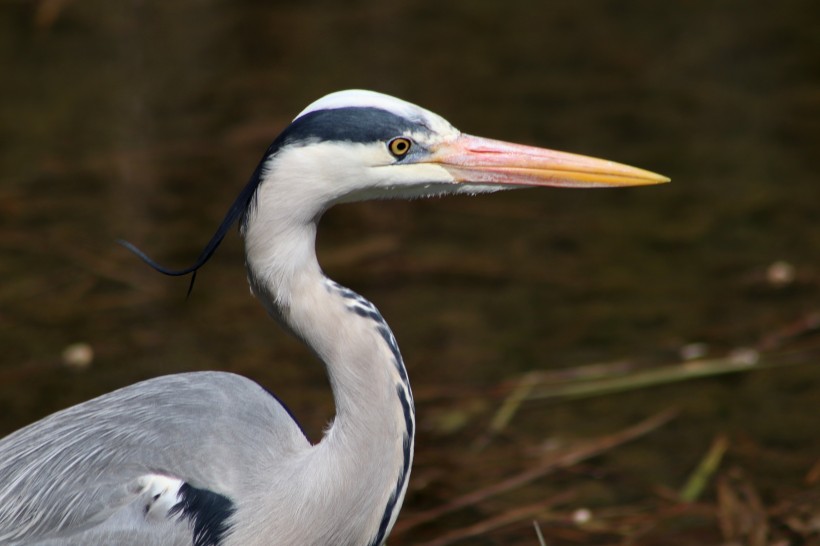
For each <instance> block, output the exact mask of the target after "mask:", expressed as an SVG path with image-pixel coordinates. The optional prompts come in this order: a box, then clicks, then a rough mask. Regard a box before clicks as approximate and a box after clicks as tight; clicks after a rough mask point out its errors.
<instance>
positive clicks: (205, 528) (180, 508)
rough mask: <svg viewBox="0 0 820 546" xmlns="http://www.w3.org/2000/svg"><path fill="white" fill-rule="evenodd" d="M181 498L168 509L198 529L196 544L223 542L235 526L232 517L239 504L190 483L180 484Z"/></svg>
mask: <svg viewBox="0 0 820 546" xmlns="http://www.w3.org/2000/svg"><path fill="white" fill-rule="evenodd" d="M179 498H180V501H179V502H178V503H176V504H175V505H174V507H173V508H171V510H170V511H169V512H168V513H169V515H171V516H175V515H177V514H178V515H179V518H180V519H183V518H185V519H187V520H188V523H189V524H190V526H191V528H192V529H193V531H194V546H219V545H220V544H222V539H224V538H225V535H226V534H227V533H228V532H229V531H230V530H231V526H230V524H229V523H228V519H229V518H230V517H231V516H232V515H233V514H234V512H236V507H235V506H234V504H233V502H231V500H230V499H229V498H228V497H225V496H223V495H220V494H219V493H214V492H213V491H209V490H207V489H198V488H196V487H193V486H192V485H190V484H188V483H183V484H182V487H180V488H179Z"/></svg>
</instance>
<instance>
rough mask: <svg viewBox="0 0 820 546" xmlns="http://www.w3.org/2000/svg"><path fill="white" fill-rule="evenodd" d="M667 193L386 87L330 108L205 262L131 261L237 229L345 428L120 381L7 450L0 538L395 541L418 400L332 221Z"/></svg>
mask: <svg viewBox="0 0 820 546" xmlns="http://www.w3.org/2000/svg"><path fill="white" fill-rule="evenodd" d="M664 181H666V179H665V178H664V177H661V176H659V175H655V174H653V173H649V172H647V171H643V170H640V169H635V168H633V167H627V166H624V165H619V164H616V163H612V162H608V161H602V160H595V159H592V158H586V157H582V156H575V155H571V154H564V153H561V152H554V151H551V150H544V149H540V148H532V147H527V146H520V145H515V144H509V143H504V142H500V141H492V140H489V139H482V138H479V137H472V136H470V135H464V134H462V133H460V132H459V131H458V130H456V129H455V128H453V127H452V126H451V125H450V124H449V123H448V122H446V121H445V120H444V119H442V118H441V117H439V116H437V115H435V114H433V113H432V112H429V111H427V110H424V109H422V108H419V107H418V106H415V105H412V104H409V103H406V102H404V101H400V100H398V99H394V98H392V97H387V96H385V95H380V94H377V93H372V92H368V91H356V90H353V91H343V92H339V93H333V94H331V95H328V96H326V97H324V98H322V99H320V100H319V101H316V102H315V103H313V104H312V105H310V106H309V107H308V108H307V109H306V110H304V111H303V112H302V113H301V114H300V115H299V116H297V118H296V119H295V120H294V121H293V123H292V124H291V125H290V126H289V127H288V128H286V129H285V131H283V133H282V134H281V135H280V136H279V137H278V138H277V139H276V140H275V141H274V143H273V144H272V145H271V146H270V148H268V150H267V152H266V154H265V156H264V157H263V159H262V161H261V163H260V164H259V166H258V167H257V168H256V170H255V171H254V174H253V176H252V177H251V180H250V182H249V183H248V184H247V186H246V187H245V189H244V190H242V192H241V194H240V196H239V197H238V198H237V200H236V202H235V203H234V204H233V206H232V207H231V209H230V210H229V213H228V215H227V216H226V218H225V219H224V220H223V222H222V224H221V225H220V226H219V228H218V229H217V231H216V234H215V235H214V237H213V239H212V240H211V242H210V243H209V244H208V245H207V246H206V247H205V250H204V251H203V252H202V254H201V255H200V258H199V259H198V260H197V261H196V263H195V264H194V265H193V266H192V267H189V268H186V269H182V270H169V269H165V268H162V267H160V266H158V265H157V264H156V263H154V262H152V261H151V260H150V259H148V258H147V257H145V255H144V254H142V253H140V252H139V251H137V253H138V254H139V255H140V256H141V257H143V259H144V260H145V261H147V262H148V263H149V264H150V265H152V266H153V267H155V268H156V269H158V270H160V271H161V272H164V273H166V274H172V275H180V274H188V273H192V272H195V271H196V270H197V269H198V268H199V267H201V266H202V265H203V264H204V263H205V262H206V261H207V260H208V259H209V258H210V256H211V255H212V254H213V252H214V250H215V249H216V247H217V246H218V245H219V243H220V241H221V240H222V238H223V237H224V236H225V234H226V232H227V231H228V229H229V228H230V227H231V225H232V224H233V223H234V222H235V221H236V220H238V219H240V218H242V219H243V221H242V223H241V232H242V236H243V237H244V240H245V259H246V267H247V270H248V280H249V283H250V286H251V290H252V292H253V293H254V295H255V296H256V297H257V298H258V299H259V300H260V302H261V303H262V304H263V305H264V306H265V308H266V309H267V310H268V312H269V313H270V314H271V315H272V316H274V317H276V318H277V319H278V320H279V321H280V322H281V323H282V324H283V325H284V326H285V327H286V328H287V329H288V330H289V331H291V332H292V333H294V334H295V335H296V336H297V337H299V338H300V339H302V340H303V341H304V342H305V343H306V344H307V345H308V346H309V347H310V348H311V350H312V351H313V352H314V353H315V354H316V355H317V356H318V358H319V359H320V360H321V361H322V363H323V364H324V365H325V367H326V369H327V373H328V377H329V379H330V385H331V388H332V390H333V395H334V400H335V403H336V417H335V419H334V421H333V423H332V425H331V426H329V427H328V428H327V430H326V432H325V434H324V437H323V438H322V440H321V441H320V442H319V443H317V444H313V445H312V444H310V443H309V442H308V440H307V439H306V438H305V436H304V434H303V433H302V431H301V430H300V428H299V426H298V424H297V423H296V421H295V420H294V419H293V418H292V416H291V415H290V414H289V413H288V411H287V409H286V408H285V407H284V406H283V405H282V404H281V403H280V402H279V401H278V400H277V399H276V398H275V397H274V396H273V395H271V394H270V393H268V392H267V391H265V390H264V389H263V388H262V387H260V386H259V385H257V384H256V383H254V382H252V381H250V380H249V379H245V378H242V377H239V376H236V375H232V374H228V373H219V372H199V373H187V374H177V375H170V376H165V377H159V378H156V379H151V380H148V381H144V382H142V383H138V384H136V385H132V386H129V387H125V388H123V389H120V390H118V391H115V392H112V393H110V394H106V395H104V396H101V397H99V398H96V399H94V400H91V401H88V402H85V403H83V404H80V405H77V406H74V407H72V408H69V409H66V410H64V411H61V412H59V413H56V414H54V415H52V416H50V417H47V418H45V419H43V420H41V421H38V422H37V423H34V424H32V425H30V426H28V427H26V428H23V429H21V430H19V431H17V432H15V433H13V434H11V435H9V436H7V437H6V438H4V439H2V440H0V544H4V545H5V544H9V545H22V544H27V545H28V544H37V545H49V546H52V545H72V544H76V545H83V546H85V545H89V544H94V545H100V544H111V545H117V546H129V545H163V546H167V545H171V546H176V545H179V546H183V545H184V546H190V545H193V546H256V545H259V546H261V545H284V546H290V545H294V546H297V545H298V546H325V545H329V544H333V545H344V546H347V545H351V546H360V545H361V546H380V545H382V544H383V543H384V542H385V540H386V539H387V536H388V535H389V533H390V530H391V528H392V527H393V524H394V523H395V521H396V518H397V516H398V513H399V509H400V508H401V505H402V501H403V499H404V495H405V492H406V490H407V485H408V480H409V474H410V468H411V466H412V459H413V447H414V434H415V429H416V424H415V423H416V421H415V409H414V406H413V396H412V393H411V391H410V382H409V379H408V375H407V370H406V369H405V367H404V362H403V360H402V357H401V354H400V352H399V348H398V344H397V343H396V340H395V338H394V337H393V334H392V332H391V331H390V329H389V327H388V326H387V323H386V322H385V321H384V319H383V318H382V316H381V314H380V313H379V312H378V310H377V309H376V308H375V306H373V304H371V303H370V302H368V301H367V300H366V299H364V298H362V297H361V296H359V295H358V294H356V293H354V292H353V291H351V290H349V289H346V288H344V287H342V286H340V285H338V284H336V283H334V282H333V281H330V280H329V279H328V278H327V277H325V276H324V274H323V273H322V271H321V268H320V267H319V264H318V262H317V260H316V254H315V249H314V245H315V236H316V228H317V224H318V222H319V219H320V218H321V215H322V213H324V211H325V210H327V209H328V208H329V207H331V206H333V205H334V204H336V203H342V202H348V201H356V200H364V199H377V198H392V197H400V198H412V197H421V196H431V195H443V194H454V193H469V194H474V193H480V192H492V191H498V190H502V189H511V188H515V187H524V186H545V185H559V186H581V187H587V186H594V185H610V186H611V185H640V184H655V183H659V182H664ZM130 248H132V249H133V247H130Z"/></svg>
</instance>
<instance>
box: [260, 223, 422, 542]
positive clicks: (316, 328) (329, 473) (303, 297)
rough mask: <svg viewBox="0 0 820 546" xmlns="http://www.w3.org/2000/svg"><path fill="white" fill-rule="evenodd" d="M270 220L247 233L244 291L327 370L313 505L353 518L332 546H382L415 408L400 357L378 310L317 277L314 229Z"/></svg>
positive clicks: (405, 465) (400, 491) (401, 487)
mask: <svg viewBox="0 0 820 546" xmlns="http://www.w3.org/2000/svg"><path fill="white" fill-rule="evenodd" d="M271 220H272V221H267V222H264V225H262V224H259V223H255V222H251V223H249V224H248V225H247V226H246V227H245V230H244V231H245V233H244V235H245V239H246V260H247V266H248V273H249V281H250V284H251V289H252V290H253V292H254V293H255V294H256V296H257V297H258V298H259V299H260V300H261V301H262V302H263V304H264V305H265V306H266V307H267V309H268V311H269V313H271V314H272V315H273V316H275V317H276V318H278V319H279V320H280V321H281V322H282V323H283V324H284V325H285V326H286V327H287V328H289V329H290V330H291V331H292V332H293V333H294V334H295V335H297V336H298V337H299V338H301V339H302V340H303V341H304V342H305V343H306V344H307V345H308V346H309V347H310V348H311V349H312V350H313V351H314V352H315V353H316V355H317V356H318V357H319V358H320V359H321V360H322V362H323V363H324V364H325V366H326V367H327V371H328V376H329V379H330V384H331V388H332V390H333V396H334V400H335V403H336V418H335V420H334V422H333V425H332V426H331V427H330V428H329V429H328V430H327V431H326V433H325V436H324V438H323V439H322V441H321V442H320V443H319V444H317V445H316V446H315V447H314V449H313V453H312V458H311V459H310V460H311V463H312V464H311V466H312V468H310V469H308V471H309V473H310V478H306V479H309V480H311V483H310V486H311V487H315V488H318V489H319V490H320V491H322V492H323V493H322V495H320V497H321V498H318V499H313V500H312V501H311V502H318V503H320V504H327V505H328V509H330V510H333V511H334V512H336V513H338V512H339V511H340V510H342V511H344V510H346V509H347V510H349V511H350V513H349V514H348V517H347V520H349V522H350V523H349V525H350V526H351V529H349V530H348V534H347V536H345V537H340V536H337V537H335V538H336V539H341V538H345V539H350V542H349V543H363V542H364V541H370V542H371V543H372V544H382V543H383V542H384V539H385V538H386V536H387V534H388V533H389V530H390V528H392V525H393V523H394V522H395V518H396V516H397V515H398V511H399V508H400V507H401V503H402V499H403V497H404V493H405V490H406V487H407V480H408V478H409V472H410V466H411V462H412V457H413V442H414V430H415V417H414V408H413V400H412V394H411V392H410V385H409V382H408V380H407V374H406V372H405V369H404V364H403V362H402V359H401V355H400V354H399V351H398V347H397V345H396V341H395V339H394V338H393V334H392V333H391V332H390V329H389V327H388V326H387V323H386V322H385V321H384V319H382V317H381V315H380V314H379V312H378V311H377V310H376V308H375V307H374V306H373V305H372V304H371V303H370V302H368V301H367V300H365V299H364V298H362V297H361V296H358V295H357V294H355V293H354V292H352V291H351V290H348V289H346V288H344V287H342V286H340V285H338V284H336V283H335V282H333V281H331V280H330V279H328V278H327V277H325V276H324V274H323V273H322V271H321V268H320V267H319V264H318V262H317V260H316V254H315V250H314V243H315V234H316V221H315V220H311V221H307V222H299V221H298V220H297V219H294V218H293V217H291V216H288V215H286V214H283V215H282V216H281V217H279V218H277V219H271ZM337 497H338V498H337ZM353 527H358V529H353ZM354 539H355V540H354ZM336 543H348V542H344V541H342V542H336Z"/></svg>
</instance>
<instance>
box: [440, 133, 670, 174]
mask: <svg viewBox="0 0 820 546" xmlns="http://www.w3.org/2000/svg"><path fill="white" fill-rule="evenodd" d="M431 162H432V163H435V164H438V165H440V166H442V167H443V168H445V169H446V170H447V171H448V172H449V173H450V174H451V175H452V176H453V177H454V178H455V179H456V181H457V182H464V183H478V184H498V185H505V186H507V185H512V186H566V187H603V186H644V185H649V184H662V183H664V182H669V178H667V177H665V176H662V175H659V174H655V173H653V172H649V171H645V170H643V169H638V168H636V167H630V166H628V165H622V164H620V163H615V162H613V161H607V160H604V159H596V158H594V157H586V156H583V155H577V154H569V153H566V152H556V151H554V150H548V149H545V148H536V147H533V146H523V145H521V144H512V143H509V142H502V141H500V140H491V139H488V138H481V137H475V136H471V135H464V134H462V135H461V136H459V137H458V138H457V139H456V140H454V141H451V142H448V143H445V144H442V145H440V146H438V147H437V148H436V149H435V150H434V151H433V154H432V158H431Z"/></svg>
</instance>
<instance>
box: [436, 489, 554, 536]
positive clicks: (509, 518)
mask: <svg viewBox="0 0 820 546" xmlns="http://www.w3.org/2000/svg"><path fill="white" fill-rule="evenodd" d="M569 497H570V495H567V494H566V493H564V494H561V495H556V496H555V497H553V498H551V499H549V500H546V501H541V502H537V503H535V504H530V505H527V506H519V507H517V508H514V509H512V510H508V511H507V512H504V513H503V514H499V515H497V516H494V517H492V518H488V519H485V520H484V521H481V522H479V523H476V524H474V525H470V526H468V527H462V528H461V529H456V530H454V531H450V532H449V533H447V534H444V535H442V536H440V537H438V538H436V539H434V540H431V541H430V542H425V543H423V545H422V546H449V545H450V544H453V543H455V542H459V541H462V540H465V539H468V538H471V537H476V536H479V535H483V534H485V533H488V532H490V531H494V530H495V529H498V528H500V527H504V526H505V525H509V524H511V523H515V522H517V521H521V520H522V519H526V518H531V517H533V516H534V515H536V514H539V513H541V512H543V511H544V510H547V509H548V508H549V507H551V506H554V505H556V504H559V503H562V502H566V501H567V500H568V498H569Z"/></svg>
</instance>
